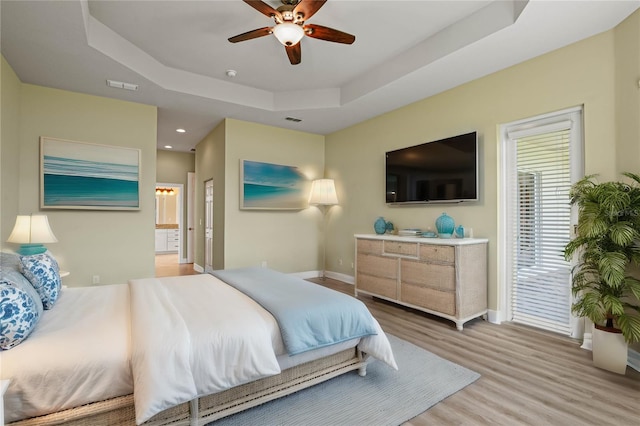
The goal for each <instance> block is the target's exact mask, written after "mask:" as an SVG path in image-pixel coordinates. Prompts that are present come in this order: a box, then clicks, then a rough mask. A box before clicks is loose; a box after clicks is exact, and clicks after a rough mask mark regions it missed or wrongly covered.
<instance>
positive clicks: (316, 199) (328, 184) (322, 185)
mask: <svg viewBox="0 0 640 426" xmlns="http://www.w3.org/2000/svg"><path fill="white" fill-rule="evenodd" d="M309 204H311V205H317V206H334V205H336V204H338V196H337V195H336V185H335V183H334V182H333V179H316V180H314V181H313V182H312V183H311V194H309ZM325 208H326V207H325ZM324 213H325V212H324V211H323V212H322V238H323V241H322V279H323V280H324V279H325V277H326V274H325V266H326V265H325V262H326V257H327V255H326V252H327V248H326V241H327V237H326V235H325V229H324V228H325V223H324V222H325V220H324Z"/></svg>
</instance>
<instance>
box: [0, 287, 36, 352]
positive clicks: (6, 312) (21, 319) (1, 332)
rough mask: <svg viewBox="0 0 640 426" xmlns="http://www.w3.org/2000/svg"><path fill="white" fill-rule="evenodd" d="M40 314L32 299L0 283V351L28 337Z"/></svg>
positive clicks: (22, 292)
mask: <svg viewBox="0 0 640 426" xmlns="http://www.w3.org/2000/svg"><path fill="white" fill-rule="evenodd" d="M39 319H40V314H38V310H37V309H36V304H35V302H34V301H33V299H32V298H31V297H30V296H29V295H28V294H27V293H26V292H24V291H23V290H21V289H19V288H18V287H14V286H13V285H11V283H10V282H8V281H5V280H1V281H0V349H3V350H6V349H11V348H13V347H14V346H16V345H18V344H20V342H22V341H23V340H24V339H26V338H27V336H29V334H30V333H31V331H32V330H33V328H34V327H35V326H36V324H37V323H38V320H39Z"/></svg>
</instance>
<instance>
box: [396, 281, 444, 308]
mask: <svg viewBox="0 0 640 426" xmlns="http://www.w3.org/2000/svg"><path fill="white" fill-rule="evenodd" d="M400 295H401V297H400V300H401V301H402V302H405V303H409V304H411V305H414V306H419V307H422V308H426V309H430V310H433V311H437V312H441V313H443V314H446V315H455V314H456V298H455V293H451V292H445V291H439V290H435V289H431V288H425V287H421V286H417V285H413V284H407V283H402V284H401V285H400Z"/></svg>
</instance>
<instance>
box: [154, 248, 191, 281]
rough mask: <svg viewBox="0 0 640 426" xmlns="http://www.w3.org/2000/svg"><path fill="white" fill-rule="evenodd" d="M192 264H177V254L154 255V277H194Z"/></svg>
mask: <svg viewBox="0 0 640 426" xmlns="http://www.w3.org/2000/svg"><path fill="white" fill-rule="evenodd" d="M195 274H197V272H196V271H194V270H193V263H178V254H177V253H167V254H156V277H175V276H178V275H195Z"/></svg>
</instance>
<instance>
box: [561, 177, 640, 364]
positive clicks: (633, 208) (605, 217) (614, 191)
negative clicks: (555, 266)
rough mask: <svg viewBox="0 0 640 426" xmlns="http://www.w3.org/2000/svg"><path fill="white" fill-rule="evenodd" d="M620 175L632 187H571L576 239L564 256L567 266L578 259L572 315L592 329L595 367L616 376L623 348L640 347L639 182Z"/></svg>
mask: <svg viewBox="0 0 640 426" xmlns="http://www.w3.org/2000/svg"><path fill="white" fill-rule="evenodd" d="M623 175H624V176H626V177H627V178H629V179H630V181H631V183H625V182H604V183H598V182H596V181H595V180H594V175H590V176H586V177H584V178H583V179H582V180H580V181H578V182H576V183H575V184H574V185H573V186H572V188H571V193H570V196H571V203H572V204H574V205H577V206H578V227H577V236H576V237H575V238H574V239H572V240H571V241H570V242H569V243H568V244H567V245H566V247H565V251H564V254H565V258H566V259H567V260H570V259H572V258H573V256H574V255H577V256H578V257H577V259H576V260H577V262H576V264H575V266H574V269H573V276H572V283H571V290H572V293H573V296H574V298H575V302H574V303H573V305H572V311H573V312H574V313H575V314H577V315H578V316H581V317H587V318H589V319H590V320H591V321H592V322H593V324H594V330H593V361H594V364H595V365H596V366H597V367H600V368H605V369H607V370H610V371H614V372H617V373H620V374H624V373H625V370H626V365H627V344H628V343H633V342H638V341H640V280H638V279H637V278H635V277H633V276H631V274H630V269H631V267H632V265H638V264H640V176H639V175H636V174H633V173H623Z"/></svg>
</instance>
